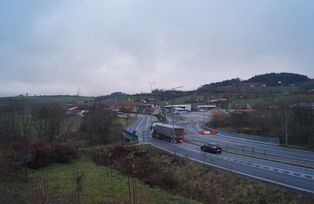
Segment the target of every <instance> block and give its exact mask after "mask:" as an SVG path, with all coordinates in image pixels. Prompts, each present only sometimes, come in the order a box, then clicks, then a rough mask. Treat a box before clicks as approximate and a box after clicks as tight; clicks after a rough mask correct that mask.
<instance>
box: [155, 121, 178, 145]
mask: <svg viewBox="0 0 314 204" xmlns="http://www.w3.org/2000/svg"><path fill="white" fill-rule="evenodd" d="M151 128H152V136H153V137H154V138H158V139H162V140H165V141H167V142H177V143H181V142H183V139H184V128H183V127H180V126H176V125H175V126H172V125H170V124H164V123H153V124H152V127H151Z"/></svg>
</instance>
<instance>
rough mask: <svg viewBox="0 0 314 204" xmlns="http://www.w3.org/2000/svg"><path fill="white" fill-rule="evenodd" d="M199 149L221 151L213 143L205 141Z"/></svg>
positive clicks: (211, 151) (212, 151)
mask: <svg viewBox="0 0 314 204" xmlns="http://www.w3.org/2000/svg"><path fill="white" fill-rule="evenodd" d="M201 150H202V151H204V152H210V153H221V152H222V148H221V147H220V146H218V145H217V144H214V143H207V144H204V145H202V146H201Z"/></svg>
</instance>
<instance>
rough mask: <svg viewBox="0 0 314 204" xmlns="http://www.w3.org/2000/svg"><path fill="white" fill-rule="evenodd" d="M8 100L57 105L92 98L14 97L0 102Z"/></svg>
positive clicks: (0, 99) (64, 96)
mask: <svg viewBox="0 0 314 204" xmlns="http://www.w3.org/2000/svg"><path fill="white" fill-rule="evenodd" d="M8 99H15V100H26V101H33V102H39V103H49V102H59V103H73V102H74V103H75V102H78V101H92V100H93V99H94V98H93V97H88V96H67V95H55V96H54V95H51V96H16V97H3V98H0V102H1V101H4V100H8Z"/></svg>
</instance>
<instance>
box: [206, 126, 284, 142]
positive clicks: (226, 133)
mask: <svg viewBox="0 0 314 204" xmlns="http://www.w3.org/2000/svg"><path fill="white" fill-rule="evenodd" d="M202 128H203V129H204V130H211V128H208V127H206V126H204V125H202ZM216 131H217V134H221V135H223V136H228V137H235V138H242V139H247V140H254V141H258V142H265V143H271V144H275V145H279V144H280V140H279V138H278V137H265V136H260V135H249V134H244V133H234V132H229V131H225V130H220V129H217V130H216Z"/></svg>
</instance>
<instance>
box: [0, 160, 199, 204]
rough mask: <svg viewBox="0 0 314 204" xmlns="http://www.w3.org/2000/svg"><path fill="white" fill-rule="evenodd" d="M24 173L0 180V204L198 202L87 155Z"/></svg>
mask: <svg viewBox="0 0 314 204" xmlns="http://www.w3.org/2000/svg"><path fill="white" fill-rule="evenodd" d="M24 173H25V172H24ZM24 173H22V172H20V173H19V175H15V176H13V177H6V178H5V179H1V180H0V198H1V199H0V200H1V202H0V203H133V202H134V201H135V203H197V202H196V201H193V200H188V199H186V198H183V197H180V196H176V195H174V194H170V193H167V192H166V191H165V190H162V189H160V188H158V187H150V186H148V185H145V184H143V183H142V182H141V181H140V180H138V179H135V178H131V177H127V176H125V175H123V174H121V173H120V172H118V171H117V170H114V169H112V168H109V167H106V166H99V165H96V164H95V163H94V162H93V161H92V160H91V159H89V158H88V157H86V156H83V157H82V158H81V159H78V160H75V161H74V162H73V163H71V164H67V165H64V164H54V165H52V166H49V167H47V168H42V169H39V170H28V176H27V178H26V177H25V174H24ZM23 178H25V179H23ZM134 195H135V196H134ZM130 199H131V201H130Z"/></svg>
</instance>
